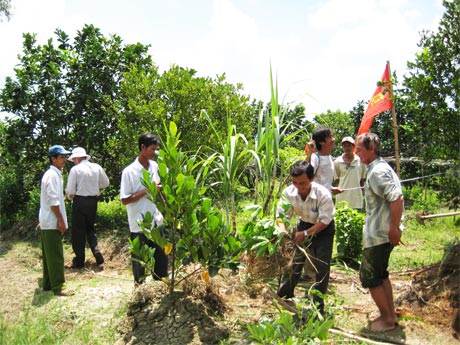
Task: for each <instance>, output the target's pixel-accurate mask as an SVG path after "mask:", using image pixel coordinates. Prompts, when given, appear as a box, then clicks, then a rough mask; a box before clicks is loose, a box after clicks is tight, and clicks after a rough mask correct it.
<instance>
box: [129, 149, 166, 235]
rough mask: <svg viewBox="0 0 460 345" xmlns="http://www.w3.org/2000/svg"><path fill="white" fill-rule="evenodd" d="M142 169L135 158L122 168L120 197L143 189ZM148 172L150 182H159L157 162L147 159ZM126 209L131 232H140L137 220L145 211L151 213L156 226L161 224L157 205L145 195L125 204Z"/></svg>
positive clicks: (160, 215) (161, 216) (161, 217)
mask: <svg viewBox="0 0 460 345" xmlns="http://www.w3.org/2000/svg"><path fill="white" fill-rule="evenodd" d="M143 170H145V169H144V167H143V166H142V164H141V163H139V161H138V159H137V158H136V160H135V161H134V162H133V163H131V164H130V165H128V166H127V167H126V168H125V169H124V170H123V173H122V174H121V186H120V199H125V198H128V197H130V196H131V195H132V194H134V193H137V192H139V191H141V190H144V189H145V187H144V186H143V185H142V183H141V179H142V177H143V176H142V174H143V173H142V171H143ZM148 172H149V175H150V178H151V181H152V182H156V183H160V176H159V175H158V164H157V162H155V161H149V169H148ZM126 210H127V212H128V223H129V230H130V231H131V232H135V233H136V232H142V229H141V228H140V226H139V225H138V224H137V221H138V220H139V219H142V215H145V214H146V213H147V212H150V213H151V214H152V216H153V219H154V220H155V224H156V226H161V225H163V215H162V214H161V212H160V211H159V210H158V208H157V206H156V205H155V204H154V203H153V202H152V201H150V200H149V199H148V198H147V195H145V196H144V197H142V198H140V199H139V200H137V201H135V202H132V203H130V204H128V205H126ZM152 226H154V224H152Z"/></svg>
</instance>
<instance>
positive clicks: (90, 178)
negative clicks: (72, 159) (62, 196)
mask: <svg viewBox="0 0 460 345" xmlns="http://www.w3.org/2000/svg"><path fill="white" fill-rule="evenodd" d="M108 186H109V178H108V177H107V175H106V173H105V171H104V169H102V167H101V166H100V165H99V164H96V163H92V162H90V161H89V160H87V159H85V160H82V161H81V162H80V163H78V164H77V165H74V166H73V167H72V169H70V173H69V177H68V179H67V188H66V193H67V195H68V196H69V198H70V199H72V198H73V197H74V195H80V196H98V195H99V194H100V190H101V189H102V188H106V187H108Z"/></svg>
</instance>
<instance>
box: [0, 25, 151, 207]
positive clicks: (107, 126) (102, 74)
mask: <svg viewBox="0 0 460 345" xmlns="http://www.w3.org/2000/svg"><path fill="white" fill-rule="evenodd" d="M55 35H56V41H57V44H56V43H55V41H53V39H51V38H50V39H49V40H48V41H47V42H46V43H45V44H43V45H39V44H37V39H36V35H34V34H28V33H26V34H24V35H23V36H24V42H23V51H22V54H20V56H19V65H18V66H17V67H16V68H15V76H14V77H7V78H6V82H5V86H4V88H3V89H2V90H1V93H0V110H1V111H4V112H7V113H9V115H8V117H7V119H6V122H5V123H6V128H5V131H4V138H3V140H4V143H5V145H6V147H7V149H8V150H7V154H5V155H4V158H5V159H7V161H8V163H7V164H8V165H9V166H11V167H12V168H11V169H13V167H16V171H17V175H16V176H15V177H16V179H17V180H16V181H15V182H16V185H17V186H18V193H19V194H20V195H27V193H28V191H30V190H32V189H33V188H36V187H37V186H38V184H39V183H38V182H39V180H40V176H41V174H42V172H43V170H44V169H45V168H46V166H47V164H48V161H47V158H46V154H47V150H48V148H49V147H50V146H51V145H53V144H62V145H64V146H65V147H66V148H72V147H75V146H83V147H85V148H86V149H87V151H88V152H89V154H91V155H92V156H93V157H94V159H96V160H97V161H98V162H99V163H100V164H102V165H103V166H104V167H105V169H106V171H107V173H108V175H109V177H110V179H111V181H112V186H113V187H112V188H113V189H112V191H113V193H114V194H115V193H116V192H117V190H118V187H117V184H119V174H120V173H119V171H120V167H119V166H118V165H117V164H116V163H117V155H118V153H119V151H118V150H112V151H110V150H109V149H108V148H110V147H107V146H106V144H107V143H110V142H111V140H112V138H114V137H116V136H117V135H118V130H117V121H116V117H115V116H114V115H115V112H114V111H113V106H112V103H113V101H114V100H115V99H116V98H117V97H118V93H119V86H120V82H121V80H122V79H123V73H124V72H126V71H128V70H129V69H131V68H133V66H136V67H137V68H139V69H145V70H147V69H148V68H150V67H151V65H152V62H151V57H150V56H149V55H148V54H147V50H148V46H144V45H141V44H139V43H138V44H133V45H123V44H122V40H121V39H120V38H119V37H118V36H116V35H113V36H111V37H110V38H106V37H104V36H103V35H102V34H101V32H100V30H99V29H97V28H95V27H94V26H92V25H86V26H85V27H84V28H83V29H82V30H81V31H78V33H77V35H76V37H75V39H74V42H70V40H69V36H68V35H67V34H66V33H65V32H63V31H62V30H59V29H58V30H56V31H55ZM2 158H3V157H2ZM19 204H20V201H19V200H18V205H17V207H16V208H15V211H17V210H18V209H19V208H20V207H19Z"/></svg>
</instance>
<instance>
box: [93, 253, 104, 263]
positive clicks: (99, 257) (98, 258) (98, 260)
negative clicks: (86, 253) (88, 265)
mask: <svg viewBox="0 0 460 345" xmlns="http://www.w3.org/2000/svg"><path fill="white" fill-rule="evenodd" d="M94 257H95V258H96V263H97V264H98V265H102V264H103V263H104V257H103V256H102V254H101V253H96V254H94Z"/></svg>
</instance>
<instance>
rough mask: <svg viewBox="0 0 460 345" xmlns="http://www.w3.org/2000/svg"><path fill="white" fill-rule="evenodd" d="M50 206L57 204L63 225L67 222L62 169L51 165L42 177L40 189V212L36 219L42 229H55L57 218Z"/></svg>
mask: <svg viewBox="0 0 460 345" xmlns="http://www.w3.org/2000/svg"><path fill="white" fill-rule="evenodd" d="M51 206H59V210H60V211H61V214H62V218H63V219H64V223H65V226H66V227H68V224H67V214H66V212H65V204H64V186H63V180H62V171H61V170H59V169H58V168H56V167H55V166H54V165H51V166H50V168H49V169H48V170H47V171H46V172H45V174H44V175H43V177H42V182H41V189H40V212H39V215H38V221H39V223H40V228H41V229H42V230H56V229H57V226H58V220H57V218H56V216H55V215H54V213H53V211H52V210H51Z"/></svg>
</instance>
